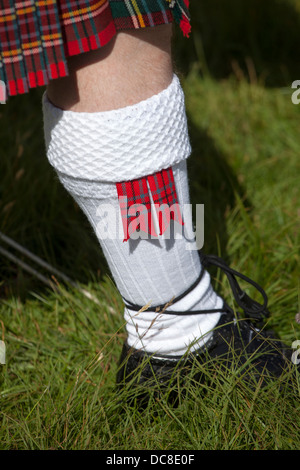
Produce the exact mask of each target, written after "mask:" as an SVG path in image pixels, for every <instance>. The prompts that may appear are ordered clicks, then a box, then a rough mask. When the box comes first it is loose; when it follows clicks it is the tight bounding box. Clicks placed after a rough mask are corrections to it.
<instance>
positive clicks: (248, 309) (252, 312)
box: [123, 251, 269, 322]
mask: <svg viewBox="0 0 300 470" xmlns="http://www.w3.org/2000/svg"><path fill="white" fill-rule="evenodd" d="M199 256H200V261H201V265H202V269H201V272H200V275H199V277H198V278H197V279H196V281H195V282H194V283H193V284H192V285H191V286H190V287H189V288H188V289H187V290H186V291H184V292H183V293H182V294H180V295H179V296H177V297H174V298H173V299H171V300H170V302H168V303H167V304H165V305H158V306H155V307H149V308H146V309H145V308H144V307H141V306H139V305H136V304H134V303H132V302H130V301H128V300H126V299H123V300H124V303H125V307H127V308H128V309H130V310H132V311H136V312H139V311H141V310H142V309H143V310H147V311H150V312H157V313H164V314H169V315H199V314H206V313H217V312H228V310H230V308H229V307H228V305H227V304H226V303H225V302H224V305H223V307H222V308H221V309H220V308H218V309H208V310H192V311H190V310H189V311H172V310H168V307H169V306H170V305H172V306H173V305H174V304H175V303H176V302H178V301H179V300H181V299H182V298H183V297H184V296H186V295H187V294H188V293H189V292H191V291H192V290H193V289H194V288H195V287H196V286H197V284H199V282H200V281H201V279H202V277H203V275H204V273H205V269H206V268H208V267H209V266H216V267H217V268H220V269H221V270H222V271H224V273H225V274H226V276H227V278H228V281H229V284H230V287H231V290H232V293H233V296H234V298H235V300H236V303H237V304H238V306H239V307H240V308H241V309H242V310H243V311H244V313H245V315H247V316H249V317H251V319H252V320H254V321H257V322H261V321H263V320H264V319H265V318H266V317H267V316H268V315H269V311H268V309H267V305H268V297H267V294H266V293H265V291H264V289H263V288H262V287H261V286H260V285H259V284H257V282H255V281H253V280H252V279H250V278H249V277H248V276H245V275H244V274H242V273H240V272H238V271H236V270H235V269H233V268H231V267H230V266H228V264H226V262H225V261H224V260H223V259H222V258H220V257H218V256H215V255H206V254H204V253H203V252H201V251H199ZM236 277H239V278H241V279H242V280H243V281H245V282H247V283H248V284H250V285H252V286H253V287H254V288H255V289H256V290H257V291H258V292H259V293H260V294H261V295H262V298H263V303H262V304H260V303H259V302H257V301H256V300H254V299H252V298H251V297H250V296H249V295H248V294H247V293H246V292H245V291H244V290H243V289H242V288H241V286H240V285H239V283H238V280H237V279H236Z"/></svg>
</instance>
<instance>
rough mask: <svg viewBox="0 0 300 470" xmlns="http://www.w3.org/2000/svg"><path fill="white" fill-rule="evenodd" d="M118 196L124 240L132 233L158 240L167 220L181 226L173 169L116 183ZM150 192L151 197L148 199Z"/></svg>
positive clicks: (166, 226)
mask: <svg viewBox="0 0 300 470" xmlns="http://www.w3.org/2000/svg"><path fill="white" fill-rule="evenodd" d="M116 186H117V193H118V198H119V205H120V210H121V218H122V223H123V230H124V241H127V240H129V238H130V237H131V236H132V234H133V233H135V232H140V231H142V232H144V233H147V234H150V235H151V236H153V237H157V236H158V235H157V231H156V228H155V222H154V216H155V215H154V214H156V217H157V220H158V226H159V235H162V234H163V233H165V231H166V229H167V228H168V225H169V223H170V220H171V219H173V220H174V221H176V222H178V223H180V224H181V225H183V224H184V222H183V220H182V216H181V211H180V205H179V203H178V198H177V193H176V188H175V182H174V175H173V170H172V168H167V169H165V170H161V171H159V172H156V173H154V174H152V175H147V176H145V177H144V178H139V179H135V180H131V181H123V182H121V183H117V184H116ZM150 192H151V196H150Z"/></svg>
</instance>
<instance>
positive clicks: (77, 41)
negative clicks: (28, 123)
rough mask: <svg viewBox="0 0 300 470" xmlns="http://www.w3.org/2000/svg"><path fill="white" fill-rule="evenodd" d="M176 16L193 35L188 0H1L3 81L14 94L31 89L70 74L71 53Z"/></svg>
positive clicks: (0, 63) (0, 70)
mask: <svg viewBox="0 0 300 470" xmlns="http://www.w3.org/2000/svg"><path fill="white" fill-rule="evenodd" d="M173 21H175V22H177V23H178V24H179V25H180V27H181V29H182V31H183V34H184V35H186V36H188V34H189V31H190V23H189V11H188V0H25V1H13V0H1V1H0V80H1V81H2V82H3V83H4V84H5V86H6V89H7V95H8V96H13V95H18V94H22V93H27V92H28V91H29V90H30V89H31V88H35V87H37V86H42V85H47V84H48V83H49V80H52V79H55V78H58V77H64V76H66V75H67V74H68V68H67V57H69V56H72V55H76V54H81V53H84V52H87V51H90V50H94V49H98V48H100V47H102V46H104V45H105V44H107V43H108V42H109V41H110V40H111V39H112V38H113V37H114V36H115V35H116V33H117V31H121V30H126V29H137V28H146V27H152V26H156V25H161V24H166V23H171V22H173Z"/></svg>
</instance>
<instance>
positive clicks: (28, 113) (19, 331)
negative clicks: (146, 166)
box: [0, 72, 300, 450]
mask: <svg viewBox="0 0 300 470" xmlns="http://www.w3.org/2000/svg"><path fill="white" fill-rule="evenodd" d="M184 88H185V91H186V103H187V111H188V118H189V129H190V135H191V139H192V144H193V155H192V157H191V158H190V160H189V170H190V173H189V174H190V188H191V198H192V202H193V204H196V203H204V204H205V244H204V249H205V251H206V252H213V253H219V254H221V255H222V256H223V257H225V258H226V259H227V260H228V261H230V263H231V264H232V266H233V267H234V268H236V269H238V270H240V271H242V272H243V273H245V274H247V275H249V276H250V277H252V278H254V279H255V280H256V281H257V282H259V283H260V284H261V285H262V286H264V288H265V289H266V291H267V294H268V296H269V300H270V303H269V305H270V310H271V317H270V320H269V321H270V325H271V326H272V327H273V329H274V330H275V331H276V332H277V334H278V335H280V337H281V338H282V339H283V340H284V341H285V342H286V343H287V344H288V345H291V343H292V342H293V341H294V340H296V339H300V326H299V325H298V324H296V322H295V321H294V317H295V314H296V313H297V312H298V311H299V310H300V309H299V293H300V291H299V246H300V244H299V200H300V187H299V170H300V168H299V151H300V141H299V132H298V129H299V116H300V107H297V106H295V105H293V104H292V102H291V99H290V93H289V90H288V89H280V88H270V89H266V88H263V87H262V86H260V85H259V84H252V85H249V84H248V83H247V82H246V81H244V80H242V81H240V82H237V81H236V80H234V79H231V78H229V79H227V80H224V81H220V82H216V81H214V80H212V79H209V78H206V79H203V80H200V79H199V78H197V76H196V74H194V73H193V72H191V73H190V74H189V76H188V77H187V78H186V79H185V80H184ZM40 96H41V91H40V90H38V91H34V92H33V93H31V94H30V96H22V97H19V98H17V99H12V100H9V102H8V103H7V104H6V105H5V106H1V108H0V120H1V121H0V122H1V128H0V142H1V160H0V175H1V177H0V230H1V231H2V232H4V233H6V234H7V235H9V236H11V237H12V238H14V239H15V240H16V241H18V242H19V243H21V244H23V245H24V246H26V247H27V248H28V249H30V250H32V251H33V252H35V253H36V254H38V255H39V256H41V257H42V258H44V259H46V260H47V261H49V262H50V263H52V264H53V265H54V266H56V267H58V268H59V269H61V270H62V271H64V272H65V273H66V274H68V275H69V276H71V277H72V278H73V279H75V280H77V281H78V282H80V283H81V285H82V286H83V287H85V288H86V289H87V290H88V291H89V292H91V293H92V294H94V295H95V296H96V297H97V298H98V300H99V302H100V305H98V304H97V303H95V302H93V301H91V300H89V299H88V298H86V297H85V296H84V295H83V294H82V293H80V292H79V291H78V290H77V289H75V288H72V287H68V288H66V287H64V286H63V285H61V287H60V290H59V291H52V290H51V289H48V288H47V287H45V286H43V285H42V284H40V283H39V282H38V281H36V280H35V279H34V277H32V276H30V275H28V274H27V273H25V272H23V271H22V269H21V268H19V267H17V266H15V265H14V264H12V263H11V262H9V261H8V260H6V259H5V258H3V257H1V258H0V273H1V285H0V294H1V297H0V338H1V339H3V340H4V341H5V343H6V348H7V358H6V359H7V363H6V365H2V366H0V367H1V378H0V417H1V426H0V448H1V449H99V450H103V449H106V450H109V449H112V450H120V449H136V450H138V449H151V450H172V449H177V450H178V449H183V450H202V449H205V450H209V449H235V450H239V449H241V450H246V449H259V450H268V449H271V450H273V449H298V448H299V445H300V433H299V425H300V415H299V384H298V383H297V381H296V380H295V381H294V382H293V383H292V387H291V388H288V387H286V385H285V382H284V381H283V380H282V381H280V383H278V382H274V383H272V384H270V386H268V387H267V388H266V389H261V388H260V387H259V386H258V387H257V388H256V389H255V390H253V389H249V388H247V386H246V385H245V383H243V381H242V380H241V378H239V377H238V376H237V374H236V373H235V372H234V371H231V372H229V373H228V374H227V375H226V376H225V377H224V375H223V373H222V372H220V371H218V370H215V371H213V372H212V371H207V372H206V373H207V375H208V377H209V378H210V381H208V382H207V384H206V385H205V386H203V387H197V386H195V384H194V383H193V380H192V378H190V381H189V382H188V392H187V396H186V397H185V398H183V397H182V398H181V400H180V403H179V406H178V407H177V408H172V407H171V406H170V405H168V403H167V401H166V397H165V396H162V397H161V398H160V399H159V400H155V399H153V401H152V402H151V403H150V406H149V408H148V409H147V410H146V411H145V412H143V413H140V412H139V411H138V409H137V408H135V407H133V408H132V407H129V406H127V405H126V396H127V393H128V392H127V391H126V390H125V391H124V392H123V393H122V394H121V395H118V394H117V392H116V388H115V374H116V370H117V362H118V358H119V355H120V351H121V347H122V344H123V341H124V338H125V328H124V323H123V318H122V309H123V305H122V301H121V298H120V296H119V294H118V292H117V291H116V289H115V287H114V285H113V283H112V281H111V280H110V276H109V273H108V270H107V267H106V263H105V260H104V258H103V256H102V254H101V252H100V249H99V247H98V242H97V240H96V238H95V236H94V234H93V233H92V231H91V229H90V227H89V225H88V223H87V221H86V219H85V217H84V216H83V215H82V214H81V212H80V211H79V210H78V208H77V206H76V205H75V203H74V202H73V200H72V199H71V198H70V197H69V196H68V195H67V193H66V192H65V191H64V190H63V188H62V187H61V186H60V185H59V183H58V181H57V180H56V179H55V176H54V173H53V172H52V169H51V168H50V167H49V165H48V163H47V161H46V157H45V151H44V143H43V134H42V121H41V119H42V118H41V112H40ZM19 256H20V255H19ZM20 258H22V257H21V256H20ZM216 274H217V277H216V280H215V283H216V288H217V289H218V290H219V291H220V292H221V293H222V294H223V295H224V296H225V297H226V298H227V300H228V301H229V302H231V300H232V299H231V295H230V289H229V287H228V285H227V283H226V281H225V279H224V278H223V277H222V276H220V274H219V273H216ZM249 293H251V294H254V295H255V292H253V291H252V290H251V289H250V290H249ZM257 300H259V298H257Z"/></svg>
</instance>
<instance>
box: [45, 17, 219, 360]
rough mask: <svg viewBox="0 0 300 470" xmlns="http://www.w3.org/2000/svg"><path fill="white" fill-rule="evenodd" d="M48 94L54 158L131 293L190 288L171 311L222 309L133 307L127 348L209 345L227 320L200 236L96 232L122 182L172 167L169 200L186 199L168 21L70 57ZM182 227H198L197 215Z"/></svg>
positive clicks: (179, 97)
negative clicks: (204, 265)
mask: <svg viewBox="0 0 300 470" xmlns="http://www.w3.org/2000/svg"><path fill="white" fill-rule="evenodd" d="M47 94H48V98H49V100H50V102H49V101H48V100H47V98H45V100H44V121H45V136H46V143H47V150H48V158H49V160H50V162H51V163H52V165H53V166H54V167H55V168H56V170H57V172H58V175H59V177H60V180H61V181H62V183H63V184H64V186H65V187H66V189H67V190H68V191H69V192H70V193H71V194H72V195H73V197H74V198H75V200H76V201H77V203H78V204H79V206H80V207H81V208H82V209H83V211H84V212H85V213H86V215H87V217H88V218H89V220H90V222H91V225H92V226H93V228H94V229H95V232H96V233H97V236H98V238H99V242H100V244H101V246H102V249H103V251H104V254H105V256H106V258H107V260H108V264H109V266H110V269H111V272H112V275H113V277H114V280H115V282H116V285H117V287H118V289H119V291H120V293H121V295H122V296H123V297H124V299H126V300H127V301H129V302H130V303H132V304H138V305H141V306H143V305H145V304H148V303H149V302H152V305H154V306H156V305H162V304H166V303H167V302H169V301H170V300H171V299H172V298H173V297H177V296H179V295H182V294H183V293H184V292H185V291H187V290H189V293H188V294H187V295H184V296H183V298H182V299H181V300H180V301H179V302H177V303H176V304H174V305H173V306H171V307H170V308H169V309H168V310H169V311H174V312H176V311H185V312H188V311H195V310H203V309H204V310H215V312H216V313H212V314H204V315H186V316H182V315H181V316H179V315H176V314H174V315H167V314H162V315H158V314H157V313H155V312H151V311H145V312H143V313H139V314H138V315H136V312H135V311H134V309H133V310H131V309H130V308H126V309H125V319H126V321H127V331H128V341H129V345H130V346H134V347H136V348H142V349H145V350H146V351H148V352H151V353H154V352H158V353H162V354H167V355H174V356H175V355H176V356H177V355H181V354H183V353H184V352H185V351H186V350H187V349H188V348H189V346H190V345H191V343H193V342H194V341H195V340H198V344H197V345H195V346H194V348H198V347H199V345H203V344H204V343H205V342H206V341H207V339H208V338H209V336H210V332H211V330H212V328H214V326H215V325H216V324H217V322H218V320H219V318H220V313H219V311H220V310H221V309H222V306H223V300H222V299H221V298H220V297H218V296H217V295H216V294H215V292H214V291H213V289H212V287H211V283H210V277H209V275H208V273H207V272H203V271H202V270H201V263H200V260H199V256H198V253H197V251H196V250H190V248H191V247H194V248H195V246H194V242H193V241H188V240H186V239H185V238H184V237H181V238H178V239H177V238H175V237H174V235H173V236H172V237H171V239H169V240H168V239H164V238H163V237H158V239H156V240H149V239H137V240H133V239H129V240H127V241H126V242H123V239H115V238H114V236H113V233H111V232H110V227H108V232H107V234H106V235H108V236H106V237H103V236H101V234H99V231H97V227H98V226H99V223H100V224H101V216H100V215H99V211H98V208H99V206H101V204H105V203H106V204H107V203H109V204H110V205H111V207H113V208H115V209H116V210H118V209H119V205H118V194H117V190H116V183H120V182H124V181H125V182H126V181H127V182H128V181H132V180H136V181H138V182H139V183H138V186H139V185H142V184H143V182H144V183H145V181H146V180H145V177H147V176H148V175H153V174H154V175H157V174H158V173H159V172H161V171H162V170H165V169H170V172H169V173H168V176H165V175H163V176H162V178H165V177H168V178H169V177H170V178H171V176H172V174H173V175H174V181H175V185H172V184H170V187H169V189H168V191H169V195H168V197H171V198H172V200H175V201H177V200H178V202H179V204H180V207H183V206H184V204H189V192H188V182H187V172H186V164H185V159H186V158H187V157H188V155H189V153H190V146H189V139H188V132H187V125H186V116H185V107H184V98H183V92H182V89H181V86H180V83H179V80H178V78H177V77H176V76H174V73H173V67H172V58H171V26H170V25H164V26H161V27H155V28H148V29H145V30H138V31H134V32H128V33H127V32H122V33H119V34H118V35H117V37H116V39H115V40H114V41H113V42H112V43H111V44H109V45H108V46H106V47H105V48H103V50H99V51H95V52H92V53H89V54H84V55H82V56H78V57H75V58H73V59H72V60H70V75H69V77H67V78H64V79H60V80H55V81H53V82H52V83H51V84H50V85H49V87H48V90H47ZM51 103H52V104H51ZM53 105H54V106H53ZM160 177H161V174H160V173H159V175H158V176H157V179H159V178H160ZM155 178H156V176H155ZM151 181H152V184H155V183H153V181H154V180H151V178H148V179H147V184H148V189H149V185H151ZM165 182H166V181H165V180H164V183H165ZM169 182H170V181H169V180H168V184H169ZM130 184H131V183H130ZM145 184H146V183H145ZM148 189H147V186H145V187H144V191H145V192H147V191H148ZM154 192H155V191H154ZM149 193H150V191H149ZM153 194H154V193H153V191H152V196H153ZM184 223H185V225H186V226H185V229H188V228H189V227H187V225H189V226H190V228H191V220H188V218H187V219H186V220H185V221H184ZM190 231H191V230H190ZM100 232H101V230H100ZM200 273H202V276H200ZM192 286H194V287H193V288H192V289H191V287H192Z"/></svg>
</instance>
